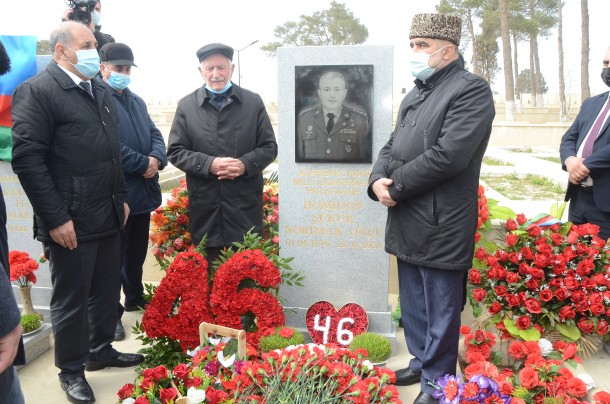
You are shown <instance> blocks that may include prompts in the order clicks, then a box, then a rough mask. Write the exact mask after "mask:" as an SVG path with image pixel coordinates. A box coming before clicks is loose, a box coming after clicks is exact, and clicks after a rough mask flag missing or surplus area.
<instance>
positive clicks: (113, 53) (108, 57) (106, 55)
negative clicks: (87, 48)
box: [100, 42, 138, 67]
mask: <svg viewBox="0 0 610 404" xmlns="http://www.w3.org/2000/svg"><path fill="white" fill-rule="evenodd" d="M100 60H101V61H102V62H108V63H112V64H113V65H115V66H136V67H138V66H137V65H136V64H135V63H133V52H132V51H131V48H130V47H129V46H127V45H125V44H124V43H118V42H111V43H107V44H106V45H104V46H102V48H101V49H100Z"/></svg>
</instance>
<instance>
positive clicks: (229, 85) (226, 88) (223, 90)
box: [205, 80, 233, 94]
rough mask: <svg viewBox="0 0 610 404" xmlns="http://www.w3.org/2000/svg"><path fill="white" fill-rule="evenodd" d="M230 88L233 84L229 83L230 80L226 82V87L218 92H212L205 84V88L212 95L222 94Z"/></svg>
mask: <svg viewBox="0 0 610 404" xmlns="http://www.w3.org/2000/svg"><path fill="white" fill-rule="evenodd" d="M231 86H233V83H232V82H231V80H229V81H227V85H226V86H225V87H224V88H223V89H222V90H220V91H218V90H214V89H213V88H212V87H210V86H208V85H207V83H206V85H205V88H206V89H207V90H208V91H210V92H212V93H214V94H222V93H224V92H225V91H227V90H228V89H229V88H231Z"/></svg>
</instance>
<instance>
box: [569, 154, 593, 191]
mask: <svg viewBox="0 0 610 404" xmlns="http://www.w3.org/2000/svg"><path fill="white" fill-rule="evenodd" d="M584 161H585V159H584V158H583V157H576V156H571V157H568V158H567V159H566V169H567V170H568V180H569V181H570V182H571V183H572V184H575V185H578V184H580V183H581V182H583V181H584V180H586V179H587V177H588V176H589V169H588V168H587V167H586V166H585V164H584Z"/></svg>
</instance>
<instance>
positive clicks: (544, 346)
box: [538, 338, 553, 356]
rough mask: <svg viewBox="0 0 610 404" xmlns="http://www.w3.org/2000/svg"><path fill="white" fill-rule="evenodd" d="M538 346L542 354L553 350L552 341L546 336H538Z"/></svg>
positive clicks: (544, 354) (545, 354)
mask: <svg viewBox="0 0 610 404" xmlns="http://www.w3.org/2000/svg"><path fill="white" fill-rule="evenodd" d="M538 347H539V348H540V353H541V354H542V356H547V355H548V354H550V353H551V352H553V343H552V342H551V341H549V340H548V339H546V338H540V339H539V340H538Z"/></svg>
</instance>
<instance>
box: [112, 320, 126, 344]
mask: <svg viewBox="0 0 610 404" xmlns="http://www.w3.org/2000/svg"><path fill="white" fill-rule="evenodd" d="M124 339H125V328H123V323H122V322H121V320H119V321H118V322H117V323H116V330H115V331H114V340H115V341H123V340H124Z"/></svg>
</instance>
